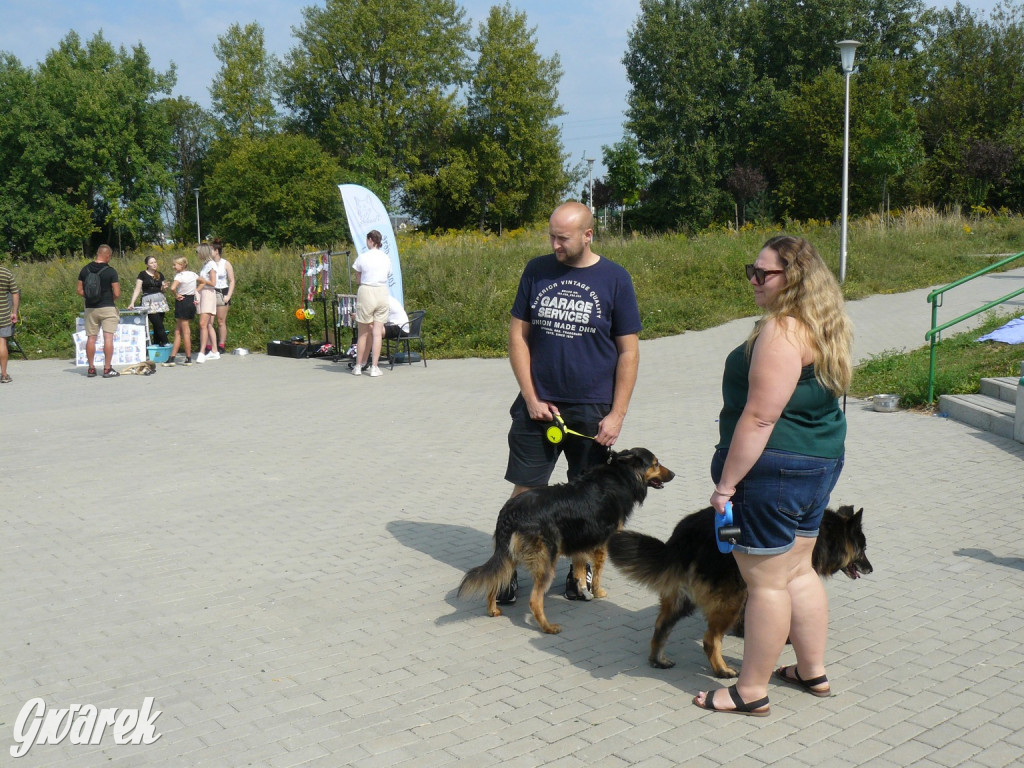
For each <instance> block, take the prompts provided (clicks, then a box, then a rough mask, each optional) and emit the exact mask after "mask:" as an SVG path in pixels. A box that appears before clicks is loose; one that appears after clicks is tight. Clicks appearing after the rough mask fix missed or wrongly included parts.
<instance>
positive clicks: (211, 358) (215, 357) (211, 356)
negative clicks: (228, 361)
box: [206, 351, 220, 360]
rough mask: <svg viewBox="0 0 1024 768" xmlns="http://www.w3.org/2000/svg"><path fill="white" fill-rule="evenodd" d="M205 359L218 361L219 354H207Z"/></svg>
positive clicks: (214, 352)
mask: <svg viewBox="0 0 1024 768" xmlns="http://www.w3.org/2000/svg"><path fill="white" fill-rule="evenodd" d="M206 359H207V360H220V352H217V351H213V352H207V353H206Z"/></svg>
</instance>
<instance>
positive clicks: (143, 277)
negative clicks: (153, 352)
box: [128, 256, 171, 346]
mask: <svg viewBox="0 0 1024 768" xmlns="http://www.w3.org/2000/svg"><path fill="white" fill-rule="evenodd" d="M157 266H158V265H157V263H156V256H150V257H149V258H148V259H146V269H145V270H143V271H142V272H139V276H138V278H136V280H135V290H134V291H133V292H132V300H131V301H130V302H129V303H128V309H134V308H135V301H136V300H137V299H138V298H139V294H142V306H143V307H145V308H146V309H148V310H149V322H150V323H151V324H152V326H153V343H154V344H159V345H160V346H166V345H167V343H168V342H167V330H166V329H165V328H164V312H169V311H170V309H171V308H170V307H169V306H168V305H167V297H166V296H164V290H165V289H166V288H167V281H166V280H165V279H164V276H163V273H161V272H160V270H159V269H157Z"/></svg>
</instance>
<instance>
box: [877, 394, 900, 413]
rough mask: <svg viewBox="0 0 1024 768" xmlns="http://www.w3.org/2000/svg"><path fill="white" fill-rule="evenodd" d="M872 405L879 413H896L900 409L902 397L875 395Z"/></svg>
mask: <svg viewBox="0 0 1024 768" xmlns="http://www.w3.org/2000/svg"><path fill="white" fill-rule="evenodd" d="M871 405H872V406H873V407H874V409H875V410H876V411H878V412H879V413H895V412H896V411H898V410H899V409H900V396H899V395H875V396H874V397H872V398H871Z"/></svg>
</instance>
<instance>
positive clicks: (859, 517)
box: [853, 507, 864, 525]
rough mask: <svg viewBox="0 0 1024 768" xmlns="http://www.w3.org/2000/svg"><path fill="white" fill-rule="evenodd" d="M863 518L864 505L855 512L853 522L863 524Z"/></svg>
mask: <svg viewBox="0 0 1024 768" xmlns="http://www.w3.org/2000/svg"><path fill="white" fill-rule="evenodd" d="M863 518H864V507H861V508H860V509H858V510H857V512H856V513H855V514H854V516H853V522H855V523H856V524H857V525H860V524H861V521H862V520H863Z"/></svg>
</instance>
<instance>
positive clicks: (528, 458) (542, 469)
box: [505, 394, 611, 488]
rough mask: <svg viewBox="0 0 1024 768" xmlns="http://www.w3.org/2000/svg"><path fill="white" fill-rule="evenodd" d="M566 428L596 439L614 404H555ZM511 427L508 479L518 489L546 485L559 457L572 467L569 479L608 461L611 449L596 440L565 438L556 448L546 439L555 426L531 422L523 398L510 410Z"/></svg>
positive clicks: (573, 436) (575, 436) (544, 422)
mask: <svg viewBox="0 0 1024 768" xmlns="http://www.w3.org/2000/svg"><path fill="white" fill-rule="evenodd" d="M554 405H555V406H556V407H557V408H558V412H559V413H560V414H561V415H562V419H563V420H564V421H565V425H566V426H567V427H569V428H570V429H574V430H576V431H577V432H580V433H581V434H584V435H596V434H597V428H598V425H599V424H600V423H601V419H603V418H604V417H605V416H607V415H608V412H609V411H610V410H611V404H598V403H555V404H554ZM509 415H510V416H511V417H512V426H511V427H510V428H509V430H508V467H507V469H506V470H505V479H506V480H508V481H509V482H510V483H513V484H515V485H522V486H524V487H527V488H536V487H538V486H541V485H547V484H548V480H549V479H550V478H551V473H552V472H554V471H555V464H556V463H558V457H559V456H560V455H561V454H563V453H564V454H565V458H566V461H567V462H568V463H569V475H568V476H569V479H570V480H573V479H575V478H576V477H578V476H579V475H581V474H582V473H583V472H585V471H586V470H588V469H590V468H591V467H593V466H596V465H597V464H602V463H604V462H605V461H607V460H608V448H607V447H606V446H603V445H601V444H600V443H598V442H597V441H595V440H588V439H587V438H585V437H579V436H577V435H565V437H564V438H563V439H562V442H560V443H558V444H557V445H556V444H554V443H552V442H550V441H549V440H548V439H547V436H546V433H547V429H548V427H550V426H551V425H552V424H553V423H554V422H551V421H535V420H533V419H531V418H530V412H529V409H527V407H526V401H525V400H524V399H523V396H522V394H520V395H519V396H518V397H517V398H516V400H515V402H514V403H512V407H511V408H510V409H509Z"/></svg>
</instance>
